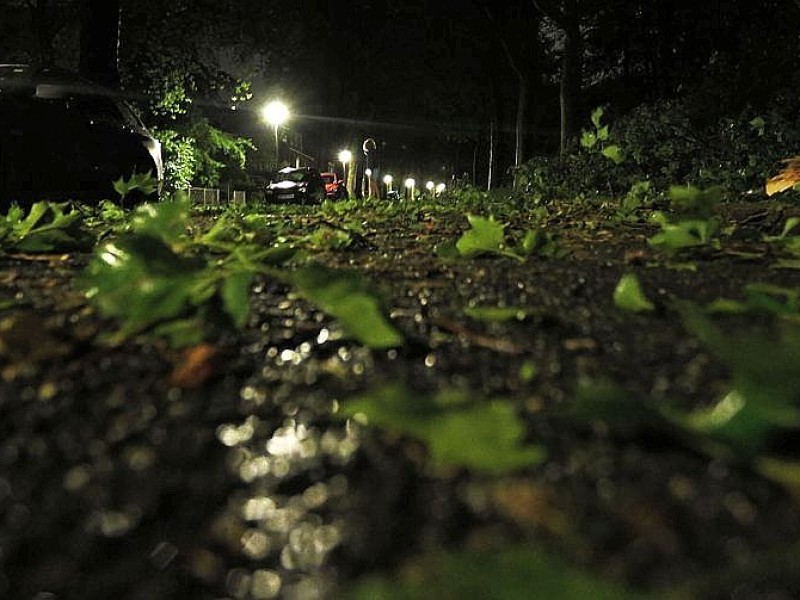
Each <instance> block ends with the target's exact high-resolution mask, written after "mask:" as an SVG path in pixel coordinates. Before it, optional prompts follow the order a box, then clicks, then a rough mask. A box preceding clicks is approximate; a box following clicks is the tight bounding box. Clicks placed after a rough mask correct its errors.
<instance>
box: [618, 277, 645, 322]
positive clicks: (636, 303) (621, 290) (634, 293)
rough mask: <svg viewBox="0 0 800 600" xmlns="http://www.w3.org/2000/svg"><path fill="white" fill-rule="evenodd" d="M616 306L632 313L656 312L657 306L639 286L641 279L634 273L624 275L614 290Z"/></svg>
mask: <svg viewBox="0 0 800 600" xmlns="http://www.w3.org/2000/svg"><path fill="white" fill-rule="evenodd" d="M614 304H615V305H616V306H617V307H619V308H621V309H623V310H630V311H632V312H648V311H652V310H655V305H654V304H653V303H652V302H650V300H648V299H647V297H646V296H645V295H644V292H643V291H642V286H641V285H640V284H639V278H638V277H636V275H634V274H633V273H628V274H626V275H623V276H622V277H621V278H620V280H619V283H617V287H616V288H615V289H614Z"/></svg>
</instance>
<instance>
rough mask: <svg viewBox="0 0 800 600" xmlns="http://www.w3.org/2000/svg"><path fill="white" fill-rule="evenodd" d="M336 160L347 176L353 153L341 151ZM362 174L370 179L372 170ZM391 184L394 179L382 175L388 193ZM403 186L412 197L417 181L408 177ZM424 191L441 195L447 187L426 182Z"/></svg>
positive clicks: (442, 184)
mask: <svg viewBox="0 0 800 600" xmlns="http://www.w3.org/2000/svg"><path fill="white" fill-rule="evenodd" d="M338 158H339V162H341V163H342V168H343V170H344V173H345V175H346V174H347V164H348V163H349V162H350V161H351V160H353V153H352V152H350V150H347V149H345V150H341V151H340V152H339V156H338ZM364 174H365V175H366V176H367V177H372V169H365V170H364ZM393 182H394V177H393V176H392V175H389V174H388V173H387V174H386V175H384V176H383V183H384V184H385V185H386V187H387V188H388V189H389V191H391V190H392V183H393ZM403 184H404V185H405V187H406V188H407V189H409V190H411V193H412V195H413V193H414V189H415V188H416V185H417V181H416V180H415V179H414V178H413V177H408V178H407V179H406V180H405V181H404V182H403ZM425 189H427V190H428V192H430V193H431V194H432V193H433V192H434V191H435V192H436V193H437V194H441V193H442V192H444V191H445V189H447V186H446V185H445V184H444V183H439V184H435V183H434V182H433V181H428V182H427V183H426V184H425Z"/></svg>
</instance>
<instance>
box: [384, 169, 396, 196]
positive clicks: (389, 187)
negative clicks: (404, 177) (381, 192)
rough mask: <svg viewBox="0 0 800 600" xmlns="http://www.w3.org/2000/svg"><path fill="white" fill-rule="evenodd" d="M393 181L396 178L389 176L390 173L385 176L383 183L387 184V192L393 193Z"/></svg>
mask: <svg viewBox="0 0 800 600" xmlns="http://www.w3.org/2000/svg"><path fill="white" fill-rule="evenodd" d="M392 181H394V177H392V176H391V175H389V174H388V173H387V174H386V175H384V176H383V183H385V184H386V192H387V193H388V192H391V191H392Z"/></svg>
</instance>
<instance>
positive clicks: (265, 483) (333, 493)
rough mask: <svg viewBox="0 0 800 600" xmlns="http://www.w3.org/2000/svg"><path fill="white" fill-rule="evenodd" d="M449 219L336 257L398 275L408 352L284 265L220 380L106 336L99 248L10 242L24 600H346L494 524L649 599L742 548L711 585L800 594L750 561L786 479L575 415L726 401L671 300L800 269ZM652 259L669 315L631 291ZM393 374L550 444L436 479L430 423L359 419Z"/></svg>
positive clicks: (2, 516) (763, 543)
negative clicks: (489, 313)
mask: <svg viewBox="0 0 800 600" xmlns="http://www.w3.org/2000/svg"><path fill="white" fill-rule="evenodd" d="M738 210H739V211H740V212H741V214H735V215H733V216H732V217H731V218H739V219H747V218H749V217H750V216H751V215H752V214H753V213H754V211H756V210H759V209H757V208H754V209H752V210H746V209H744V208H739V209H738ZM423 219H427V216H421V217H420V219H419V220H418V221H412V222H409V223H402V224H401V225H398V224H397V223H394V222H390V221H384V222H376V223H371V224H370V225H369V226H368V227H367V233H366V234H365V238H366V239H367V240H368V241H369V244H370V246H371V247H370V248H366V249H355V250H353V249H351V250H340V251H327V252H319V253H318V255H317V259H318V260H320V261H321V262H324V263H327V264H329V265H331V266H336V267H340V268H357V269H358V270H359V271H361V272H362V273H364V274H365V275H366V276H367V277H368V278H370V279H371V280H372V282H373V283H374V286H375V288H376V289H377V290H379V291H380V292H381V294H382V296H383V298H384V299H385V301H386V306H387V311H388V314H389V315H390V318H391V319H392V322H393V324H394V325H395V326H396V327H397V328H398V329H399V330H400V331H401V332H402V333H403V334H404V335H405V337H406V338H407V340H408V341H407V343H406V344H405V345H404V346H402V347H400V348H397V349H391V350H369V349H366V348H363V347H361V346H359V345H357V344H355V343H353V342H352V341H350V340H348V339H346V338H345V337H344V336H343V335H342V332H341V330H340V328H339V327H338V324H337V323H336V322H335V321H334V320H332V319H330V318H329V317H328V316H326V315H324V314H323V313H321V312H320V311H318V310H317V309H316V308H315V307H313V306H312V305H310V304H308V303H306V302H304V301H302V300H300V299H298V298H296V297H294V296H293V295H292V294H291V293H290V290H289V289H288V288H287V287H286V286H284V285H283V284H280V283H276V282H274V281H270V280H268V279H266V278H262V279H260V280H259V281H257V283H256V285H255V287H254V290H253V298H252V302H253V305H252V312H251V316H250V320H249V322H248V325H247V327H246V328H245V329H244V330H243V331H241V332H226V333H225V334H224V335H223V336H222V337H221V339H220V340H219V341H218V342H217V343H216V350H215V352H216V355H215V356H216V358H215V360H214V363H213V365H214V366H213V369H212V371H211V373H210V375H209V376H207V377H206V376H205V375H204V376H202V377H200V376H198V377H200V379H199V381H198V385H196V386H192V385H185V384H182V385H175V384H174V379H172V377H173V376H174V369H175V366H176V365H179V364H181V362H182V358H181V355H180V353H179V352H177V351H175V350H171V349H169V348H168V347H166V346H165V345H163V344H161V343H158V342H152V341H147V340H132V341H129V342H127V343H125V344H124V345H121V346H119V347H115V348H108V347H106V346H103V345H102V344H100V343H99V342H98V337H97V336H98V334H99V333H101V332H102V331H104V330H108V329H109V328H111V327H113V324H112V323H110V322H108V321H105V320H102V319H100V318H99V317H98V316H97V315H96V314H95V313H94V312H93V311H92V310H91V309H90V308H89V307H88V306H87V305H86V303H85V302H84V300H83V298H82V295H81V294H80V293H79V292H78V291H77V288H76V286H75V280H74V278H75V275H76V273H77V272H79V270H80V268H81V267H82V266H83V265H85V263H86V260H87V257H86V256H82V255H70V256H66V257H63V256H53V257H45V258H44V259H42V258H41V257H39V258H37V259H36V260H32V258H31V257H15V256H5V257H0V281H2V282H3V285H2V287H1V288H0V301H3V300H13V301H14V302H13V303H9V304H8V306H7V307H6V308H5V309H4V310H3V311H2V312H0V342H1V343H0V597H4V598H12V599H17V598H19V599H27V598H37V599H39V600H45V599H50V598H58V599H94V598H97V599H101V598H111V597H117V598H125V599H137V600H138V599H142V600H144V599H148V600H150V599H153V600H158V599H172V598H223V597H224V598H237V599H250V598H252V599H264V598H278V597H280V598H298V599H307V598H327V597H338V596H339V594H340V593H341V586H342V584H345V583H348V582H350V581H353V580H356V579H358V578H359V577H360V576H362V575H364V574H367V573H373V572H378V571H385V570H391V569H393V568H396V567H397V566H398V565H400V564H402V562H403V561H404V559H406V558H408V557H410V556H413V555H415V554H417V553H419V552H421V551H423V550H426V549H431V548H440V547H462V546H469V545H471V544H475V543H477V542H476V541H475V540H484V542H482V543H485V540H487V539H489V540H491V543H495V544H497V543H503V542H504V541H518V540H532V541H535V542H536V543H537V544H542V545H544V546H545V547H546V548H548V550H549V551H551V552H552V553H553V554H554V555H558V556H561V557H563V558H564V559H565V560H567V561H568V562H570V563H572V564H576V565H580V566H582V567H585V568H586V569H588V570H590V571H592V572H594V573H597V574H600V575H601V576H603V577H605V578H609V579H614V580H616V581H619V582H623V583H624V584H626V585H628V586H630V587H633V588H634V589H638V590H655V589H660V590H669V589H671V588H673V587H676V586H678V585H680V584H681V583H683V582H685V581H686V580H687V579H690V578H702V577H706V576H709V574H713V573H723V574H725V573H729V570H730V568H731V567H733V569H734V572H735V571H736V568H740V570H741V572H742V573H745V574H747V573H751V576H748V575H742V576H739V577H736V576H728V575H725V576H722V575H721V576H720V578H719V582H720V584H719V586H718V587H716V588H714V587H712V586H711V585H709V586H707V587H706V588H702V587H701V588H698V589H704V590H706V591H707V592H708V594H707V595H706V596H705V597H720V598H722V597H736V598H751V597H752V598H756V597H763V598H766V597H769V598H791V597H797V595H800V587H799V586H800V576H798V575H797V574H796V573H797V570H795V571H794V573H795V575H787V572H788V573H791V572H792V571H791V569H784V570H782V571H779V572H778V573H773V574H770V573H769V571H767V572H766V575H763V576H758V577H757V576H756V575H752V573H753V571H751V570H748V569H750V568H751V567H750V566H751V565H752V564H754V563H758V561H761V560H763V556H765V553H769V552H778V551H780V550H781V549H782V548H786V547H790V545H791V544H794V543H796V541H797V539H799V538H800V511H798V506H797V501H796V498H794V497H793V496H792V495H791V494H789V493H788V492H787V491H786V490H785V489H783V488H781V487H779V486H778V485H776V484H775V483H772V482H769V481H767V480H765V479H764V478H762V477H760V476H759V475H757V474H756V473H754V472H753V471H752V470H751V469H749V468H747V466H746V465H742V464H737V463H728V462H723V461H720V460H712V459H709V457H708V456H707V455H705V454H703V453H702V452H698V451H696V450H693V449H691V448H688V447H686V446H684V445H680V444H676V443H675V441H674V439H671V438H669V437H667V436H665V435H664V434H663V432H660V431H657V430H649V429H647V428H645V429H640V428H632V429H630V430H625V429H624V428H623V429H610V428H608V427H606V426H604V425H603V423H596V424H594V425H579V424H577V423H575V422H570V421H569V420H566V419H564V418H562V417H561V416H560V415H561V414H562V409H564V408H566V407H569V406H570V405H571V403H572V402H573V401H574V398H575V394H576V388H577V386H578V385H579V384H581V383H584V382H589V381H601V380H611V381H614V382H616V383H617V384H619V385H620V386H621V387H622V388H624V389H626V390H628V391H629V392H630V393H631V394H632V395H634V396H636V395H638V396H641V397H642V398H650V399H654V400H655V401H663V402H666V401H667V400H668V399H672V400H674V399H678V400H679V401H680V402H681V403H683V405H685V406H699V405H703V404H707V403H708V402H710V401H711V400H713V399H715V398H717V397H718V396H719V394H720V393H721V392H723V391H724V390H725V386H726V382H727V380H728V376H729V374H728V373H727V372H726V370H725V369H724V368H723V367H722V366H721V365H719V364H718V363H716V362H715V361H714V360H713V359H712V358H711V357H710V356H709V355H708V354H707V353H706V351H705V350H704V348H703V347H702V346H701V345H700V343H699V342H698V341H696V340H694V339H692V338H691V337H690V336H689V335H687V334H686V332H685V331H684V330H683V327H682V326H681V324H680V322H679V321H678V319H677V318H676V315H675V314H674V312H671V311H670V310H669V309H668V304H669V301H670V300H671V299H672V298H676V297H677V298H685V299H692V300H695V301H698V302H708V301H711V300H714V299H716V298H718V297H732V298H736V297H741V296H742V290H743V285H744V284H746V283H749V282H753V281H761V282H771V283H775V284H780V285H783V286H790V287H791V286H793V287H800V273H799V272H796V271H783V270H781V271H778V270H770V269H769V268H768V261H767V259H766V258H764V259H761V260H743V259H741V258H740V257H736V256H733V255H722V254H718V255H712V256H708V257H703V258H702V259H700V260H696V261H695V264H696V271H685V270H675V269H671V268H667V267H666V266H664V264H663V263H658V261H657V260H656V257H655V256H654V254H653V252H652V251H651V250H650V249H649V248H648V247H647V244H646V234H647V231H646V230H642V229H640V228H635V227H625V226H619V227H617V228H615V229H613V230H610V231H607V232H606V231H604V230H585V229H581V228H580V227H579V226H578V223H577V221H570V222H566V223H564V224H563V225H562V226H559V224H557V223H552V224H551V227H552V228H556V230H558V231H559V233H560V234H561V236H562V243H563V244H565V245H566V246H567V247H569V248H570V249H571V250H572V252H571V253H570V254H569V255H567V256H566V257H562V258H541V259H538V258H531V259H529V260H527V261H525V262H516V261H513V260H506V259H497V258H478V259H471V260H458V261H451V260H445V259H442V258H438V257H437V255H436V247H437V246H438V245H439V244H441V243H443V242H446V241H448V240H452V238H453V237H454V235H457V233H458V232H459V231H460V230H463V229H464V227H465V223H464V222H463V217H461V216H460V215H450V216H441V217H437V218H436V219H433V220H431V221H425V220H423ZM521 226H522V225H520V227H521ZM767 226H769V227H772V225H764V228H766V227H767ZM559 227H560V228H559ZM631 257H634V258H631ZM648 264H650V266H648ZM631 271H634V272H636V273H637V274H638V275H639V277H640V279H641V281H642V285H643V287H644V288H645V289H646V290H647V291H648V294H649V295H650V297H651V298H652V299H653V300H654V301H655V302H656V304H657V306H658V309H657V311H656V313H655V314H648V315H636V314H632V313H627V312H624V311H621V310H619V309H617V308H616V307H615V306H614V305H613V302H612V294H613V290H614V287H615V285H616V283H617V281H618V280H619V278H620V276H621V275H622V274H623V273H626V272H631ZM483 305H488V306H508V307H520V308H521V309H524V310H523V311H522V313H521V315H520V318H519V319H517V320H512V321H509V322H502V323H487V322H482V321H478V320H475V319H470V318H468V317H466V316H465V315H464V309H465V307H469V306H483ZM529 365H535V368H536V375H535V377H527V376H525V375H524V372H525V368H526V366H529ZM389 382H405V383H406V384H407V385H409V386H410V387H411V388H412V389H414V390H416V391H417V392H418V393H428V392H431V391H435V390H438V389H442V388H448V387H455V388H459V389H467V390H470V391H471V392H473V393H475V394H481V395H485V396H487V397H502V398H508V399H510V400H512V401H513V402H514V403H515V405H516V406H517V407H518V409H519V412H520V414H522V415H524V417H525V419H526V423H527V427H528V433H527V438H528V439H529V440H530V441H533V442H536V443H540V444H543V445H545V446H546V447H547V448H548V450H549V454H548V460H547V461H546V462H545V463H544V464H543V465H541V466H539V467H536V468H531V469H528V470H525V471H523V472H521V473H519V474H516V475H514V476H508V477H503V478H491V477H487V476H484V475H479V474H476V473H470V472H468V471H463V470H453V471H451V472H441V471H432V470H431V469H430V468H429V467H428V465H427V463H426V459H425V450H424V448H423V447H421V446H420V445H419V444H418V443H416V442H414V441H413V440H408V439H404V438H399V437H397V436H390V435H386V434H384V433H383V432H381V431H379V430H376V429H373V428H369V427H366V426H362V425H359V424H357V423H355V422H348V421H345V420H343V419H342V418H340V417H339V416H338V407H339V406H340V405H341V404H342V403H344V402H346V401H347V399H348V398H351V397H353V396H355V395H357V394H360V393H363V392H365V391H369V390H374V389H379V388H380V387H381V386H383V385H385V384H386V383H389ZM464 443H469V440H464ZM790 445H791V444H790ZM726 569H727V570H726ZM759 573H761V571H759ZM711 577H712V579H713V575H711ZM725 577H728V579H725ZM748 577H749V579H748ZM708 590H713V591H708ZM704 595H705V592H704Z"/></svg>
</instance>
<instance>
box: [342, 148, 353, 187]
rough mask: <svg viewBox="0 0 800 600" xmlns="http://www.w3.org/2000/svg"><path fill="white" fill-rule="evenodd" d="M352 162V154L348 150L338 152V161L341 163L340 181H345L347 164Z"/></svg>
mask: <svg viewBox="0 0 800 600" xmlns="http://www.w3.org/2000/svg"><path fill="white" fill-rule="evenodd" d="M351 160H353V153H352V152H350V150H347V149H345V150H341V151H339V161H340V162H341V163H342V171H343V173H342V179H344V180H345V181H347V163H349V162H350V161H351Z"/></svg>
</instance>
